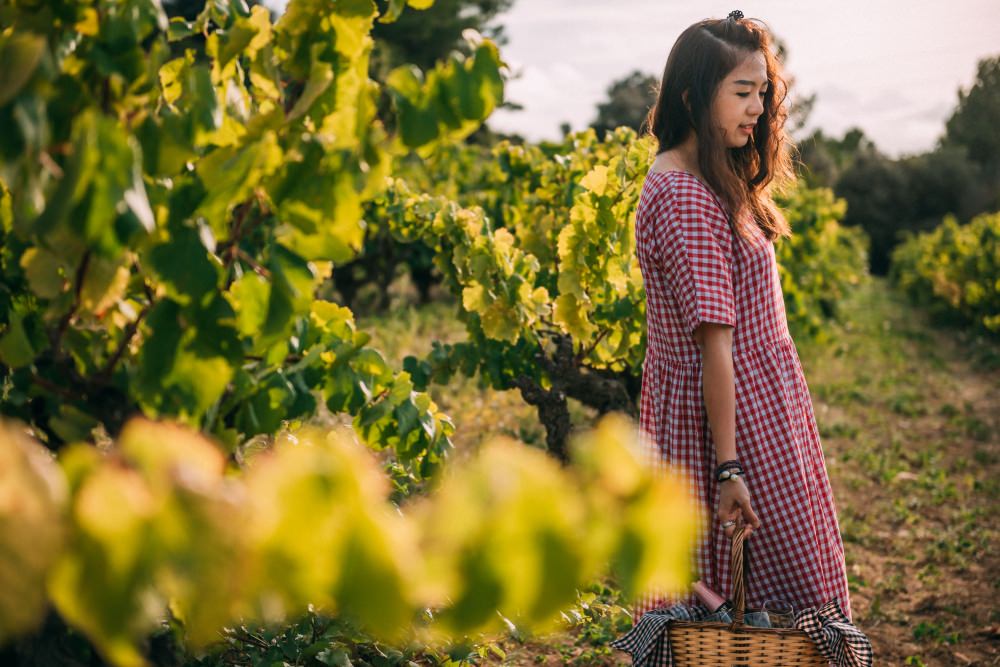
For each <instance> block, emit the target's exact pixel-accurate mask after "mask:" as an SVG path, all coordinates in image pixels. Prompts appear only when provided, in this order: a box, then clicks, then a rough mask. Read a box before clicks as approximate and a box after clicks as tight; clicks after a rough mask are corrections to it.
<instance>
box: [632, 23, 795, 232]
mask: <svg viewBox="0 0 1000 667" xmlns="http://www.w3.org/2000/svg"><path fill="white" fill-rule="evenodd" d="M754 51H760V52H761V53H763V54H764V58H765V60H766V63H767V80H768V82H769V85H768V87H767V93H766V94H765V95H764V112H763V113H762V114H761V116H760V118H758V120H757V125H756V127H755V128H754V131H753V134H752V135H751V137H750V141H748V142H747V144H746V145H745V146H742V147H740V148H727V147H726V146H725V144H724V143H723V138H722V135H721V133H720V132H719V131H718V130H717V129H716V128H715V127H714V124H713V123H711V122H710V120H711V111H712V100H713V99H714V98H715V95H716V93H717V92H718V88H719V84H720V83H721V82H722V80H723V79H724V78H725V77H726V75H727V74H729V73H730V72H731V71H732V70H733V69H734V68H735V67H736V66H737V65H738V64H739V63H740V62H742V60H743V59H744V58H746V57H747V56H748V55H751V54H752V53H753V52H754ZM782 74H783V73H782V66H781V62H780V61H779V60H778V57H777V56H776V55H775V53H774V52H773V51H772V40H771V35H770V32H769V30H768V29H767V27H766V26H765V25H763V24H762V23H760V22H758V21H756V20H754V19H747V18H741V19H736V18H726V19H706V20H704V21H699V22H698V23H695V24H694V25H692V26H690V27H689V28H687V29H686V30H685V31H684V32H682V33H681V35H680V37H678V38H677V41H676V42H675V43H674V46H673V48H671V49H670V55H669V56H668V57H667V65H666V67H665V68H664V70H663V79H662V80H661V82H660V89H659V92H658V94H657V99H656V105H655V106H654V107H653V108H652V109H650V111H649V116H648V117H647V119H646V126H647V127H648V128H649V129H648V132H649V134H651V135H653V137H655V138H656V140H657V142H658V145H659V146H658V148H657V153H662V152H663V151H665V150H668V149H671V148H673V147H674V146H677V145H679V144H681V143H683V142H684V140H685V139H687V137H688V133H689V132H691V131H692V130H693V131H694V132H695V134H696V135H697V137H698V168H699V170H700V171H701V174H702V175H703V176H704V178H705V180H706V181H707V185H708V186H709V187H711V188H712V190H713V191H714V192H715V194H716V195H718V197H719V199H720V200H721V201H722V202H723V203H724V204H725V205H726V206H727V207H728V209H729V212H730V213H731V214H732V215H731V219H732V224H733V225H735V231H736V232H737V233H739V234H740V235H741V236H747V234H745V233H743V231H742V229H741V227H740V226H739V221H740V220H741V219H742V214H743V213H744V211H745V210H746V209H747V208H749V209H750V211H751V212H752V213H753V218H754V219H755V221H756V223H757V226H758V227H759V228H760V230H761V231H762V232H763V233H764V234H765V235H766V236H767V238H768V239H771V240H773V239H775V238H777V237H778V236H791V229H790V227H789V225H788V221H787V220H785V217H784V215H782V213H781V211H780V210H779V209H778V207H777V206H775V204H774V201H773V199H772V192H775V191H781V190H783V189H784V188H787V187H789V186H790V185H791V184H793V183H794V181H795V170H794V167H793V162H792V158H791V156H790V154H789V151H790V150H791V149H794V145H793V144H792V142H791V139H790V138H789V137H788V136H787V135H786V134H785V131H784V126H785V120H786V119H787V118H788V110H787V108H786V107H785V105H784V101H785V97H786V95H787V93H788V82H787V81H786V79H785V78H784V77H783V75H782ZM684 91H688V98H687V102H688V104H689V105H690V115H689V112H688V109H687V107H686V106H685V104H684V100H683V98H682V94H683V93H684Z"/></svg>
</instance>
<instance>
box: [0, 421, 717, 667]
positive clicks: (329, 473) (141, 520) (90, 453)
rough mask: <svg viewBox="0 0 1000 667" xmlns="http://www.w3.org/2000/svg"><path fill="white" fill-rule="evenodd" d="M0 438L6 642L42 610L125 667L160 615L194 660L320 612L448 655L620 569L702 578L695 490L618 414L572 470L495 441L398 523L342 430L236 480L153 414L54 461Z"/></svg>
mask: <svg viewBox="0 0 1000 667" xmlns="http://www.w3.org/2000/svg"><path fill="white" fill-rule="evenodd" d="M0 429H2V430H0V462H3V463H4V464H5V467H4V471H5V475H4V480H3V486H2V487H0V489H2V491H3V493H2V495H0V498H7V499H11V498H14V497H15V496H14V495H13V494H15V493H16V494H17V499H18V502H17V503H13V502H9V501H8V502H4V503H0V540H2V542H0V545H2V547H3V552H4V553H5V554H12V555H15V556H16V557H17V560H13V559H12V557H11V556H7V557H5V558H4V559H2V560H0V581H3V582H5V583H8V584H10V585H8V586H7V587H5V588H4V589H3V591H2V592H0V609H3V610H4V611H5V613H4V615H3V617H2V620H3V625H2V626H0V632H2V635H0V639H4V640H6V639H7V638H9V637H11V636H13V635H17V634H21V633H24V632H26V631H29V630H31V629H32V628H33V627H34V626H35V625H36V624H37V623H38V622H39V620H40V618H41V614H42V612H43V610H44V606H45V604H46V601H48V602H50V603H51V604H52V605H54V607H55V608H56V609H57V610H58V612H59V613H60V615H61V616H62V617H63V618H64V619H66V621H67V622H68V623H69V624H70V625H71V626H73V627H74V628H76V629H78V630H80V631H82V632H83V633H84V634H85V635H86V636H87V637H88V638H89V639H90V640H91V641H93V642H94V644H95V646H96V647H97V648H98V649H99V650H100V652H101V654H102V655H103V656H104V657H105V658H106V659H107V660H108V661H110V662H111V663H112V664H115V665H143V664H146V661H145V659H144V656H143V654H142V652H141V650H140V648H139V645H140V642H141V640H142V639H143V638H144V637H145V636H147V635H149V634H150V633H151V632H153V631H154V630H156V629H157V628H158V627H160V626H161V625H162V624H163V623H164V622H166V621H167V619H168V618H169V619H172V622H173V623H175V624H176V625H177V632H178V635H179V637H181V638H182V639H183V640H184V642H185V643H186V644H187V645H188V646H190V647H191V648H193V649H195V650H202V649H207V648H209V646H210V645H211V644H212V643H213V642H215V641H216V640H217V639H218V633H219V632H220V631H221V629H222V628H223V627H224V626H231V625H233V624H234V623H235V622H237V621H239V620H240V619H260V620H261V621H263V622H265V623H267V624H271V625H273V624H276V623H285V622H288V621H289V620H290V619H295V618H298V617H299V616H300V615H302V614H305V613H306V611H307V610H313V609H314V610H316V611H319V612H322V613H326V614H333V613H335V614H337V615H338V616H340V617H342V618H344V619H345V620H346V621H348V622H349V623H351V624H356V626H357V627H359V628H361V629H363V630H364V631H365V632H370V633H372V635H373V636H374V637H377V638H378V639H379V640H385V641H390V642H393V643H398V642H402V641H404V640H405V641H413V640H417V639H421V640H423V641H427V642H429V643H430V644H436V643H440V642H443V641H446V640H449V639H454V638H458V637H460V636H463V635H464V634H465V633H468V632H498V631H500V630H502V629H504V628H506V627H508V625H507V624H514V625H516V626H524V627H525V628H534V629H538V630H541V631H543V632H544V631H546V630H547V629H551V628H554V627H555V626H556V625H557V624H558V623H559V619H560V618H561V615H560V614H561V610H562V609H563V608H565V607H566V606H568V605H570V604H572V603H573V601H574V600H575V599H576V590H577V589H578V588H579V587H582V586H584V585H586V584H587V583H588V582H589V581H591V580H593V579H594V578H596V577H598V576H600V575H601V574H602V573H605V572H607V571H608V570H609V568H610V570H611V571H612V572H614V574H615V576H616V578H617V579H618V580H619V581H621V582H622V587H623V591H625V592H626V593H627V594H629V595H634V594H637V593H639V592H642V591H644V590H647V589H648V588H650V587H654V586H655V587H659V588H664V587H666V588H669V589H672V590H679V589H680V588H681V587H683V586H685V585H687V584H688V583H689V580H690V572H689V571H688V569H687V568H688V561H687V553H688V550H689V549H690V547H691V545H692V544H693V540H694V536H695V530H696V528H697V525H696V517H697V516H698V515H697V513H696V511H695V508H694V507H693V506H692V505H691V500H690V496H689V494H688V491H687V489H686V487H685V486H684V485H683V484H682V483H681V481H680V479H679V478H675V477H674V476H673V475H663V474H662V473H654V472H653V470H651V469H650V468H648V467H647V466H646V465H645V464H644V463H643V462H642V460H641V459H640V458H639V456H638V454H639V450H638V435H639V434H638V431H637V429H635V427H634V425H633V424H632V423H631V422H630V421H629V420H628V418H626V417H624V416H621V415H609V416H608V417H606V418H604V419H603V420H602V421H601V422H600V423H599V424H598V425H597V428H595V429H594V430H593V431H591V432H588V433H586V434H583V435H581V436H580V437H579V438H577V439H575V440H574V442H573V448H572V453H573V464H574V465H573V466H572V467H571V468H563V467H561V466H560V465H559V464H558V463H557V462H556V461H554V460H553V459H552V458H551V457H548V456H546V455H545V454H544V453H543V452H541V451H539V450H537V449H532V448H528V447H525V446H524V445H522V444H520V443H517V442H516V441H514V440H511V439H509V438H506V437H500V438H495V439H493V440H490V441H488V442H487V443H485V444H484V445H483V448H482V450H481V452H480V454H479V455H478V456H476V457H472V458H470V459H467V460H465V461H462V462H461V463H457V464H455V466H454V467H453V468H449V469H448V474H446V475H444V476H443V477H441V478H440V479H439V486H438V487H437V488H436V489H435V493H433V494H431V495H430V496H427V497H423V498H419V499H417V500H415V501H414V502H413V503H411V504H409V505H408V506H406V507H404V508H403V509H402V510H400V509H399V508H398V507H396V506H395V505H394V504H392V503H391V502H390V500H389V496H390V492H391V485H390V483H389V480H388V478H386V477H385V476H384V474H383V473H382V471H381V469H380V464H379V462H378V461H377V459H376V458H375V456H374V455H373V453H372V452H371V451H370V450H369V449H367V448H366V447H364V446H362V445H361V444H360V443H359V442H358V441H357V439H356V437H355V436H354V434H353V432H352V430H350V429H346V428H342V427H339V428H336V429H333V430H329V431H327V430H321V429H318V428H316V427H303V428H301V429H297V430H290V431H286V432H284V433H283V434H282V435H281V436H280V437H279V438H278V439H277V441H276V442H275V444H274V446H273V447H272V448H270V449H268V450H265V451H258V452H257V453H253V454H250V456H249V458H248V459H247V460H246V463H245V465H244V466H243V467H242V469H231V468H230V466H228V465H227V463H226V456H225V454H224V452H223V450H222V449H221V448H220V447H219V446H218V445H217V444H216V443H213V442H211V441H210V440H208V439H207V438H205V437H203V436H202V435H200V434H198V433H197V432H195V431H192V430H190V429H188V428H186V427H182V426H179V425H173V424H165V423H155V422H151V421H148V420H145V419H141V418H139V419H135V420H131V421H129V422H128V423H127V424H126V426H125V428H124V429H123V430H122V433H121V437H120V438H119V439H118V440H117V442H115V443H108V444H107V445H106V446H105V447H104V448H102V449H101V450H99V449H97V448H96V447H94V446H92V445H90V444H86V443H82V442H80V443H74V444H73V445H71V446H69V447H66V448H64V449H63V450H61V451H60V453H59V457H58V460H57V461H53V460H52V458H51V456H50V455H49V454H48V452H46V451H45V450H44V448H42V447H41V446H40V445H39V444H37V443H36V442H34V441H33V440H32V439H30V438H29V437H27V436H26V435H24V433H23V432H20V431H19V430H17V428H16V427H15V426H14V425H13V424H10V423H2V424H0ZM665 525H669V526H670V527H671V529H670V530H664V529H663V527H664V526H665ZM26 565H27V567H26ZM25 575H28V576H25ZM420 619H423V620H420ZM418 621H419V622H418ZM312 648H313V649H315V650H314V655H315V654H316V652H318V651H320V650H325V649H330V650H334V649H335V648H336V647H335V644H334V642H333V641H332V639H331V641H329V642H327V643H326V644H323V645H317V646H313V647H312ZM213 650H214V649H213Z"/></svg>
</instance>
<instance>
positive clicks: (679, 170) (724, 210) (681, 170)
mask: <svg viewBox="0 0 1000 667" xmlns="http://www.w3.org/2000/svg"><path fill="white" fill-rule="evenodd" d="M672 173H677V174H687V175H688V176H690V177H691V178H693V179H694V180H696V181H698V183H700V184H701V186H702V187H704V188H705V189H706V190H708V192H709V194H711V195H712V197H714V198H715V201H716V203H717V204H718V205H719V208H721V209H722V212H723V213H726V207H725V206H723V205H722V201H721V200H720V199H719V196H718V195H717V194H715V191H714V190H712V188H710V187H709V186H708V184H707V183H705V181H703V180H701V179H700V178H698V177H697V176H695V175H694V174H692V173H691V172H690V171H686V170H684V169H667V170H666V171H654V170H652V169H650V170H649V171H647V172H646V175H647V176H648V175H649V174H664V175H666V174H672ZM727 217H728V214H727Z"/></svg>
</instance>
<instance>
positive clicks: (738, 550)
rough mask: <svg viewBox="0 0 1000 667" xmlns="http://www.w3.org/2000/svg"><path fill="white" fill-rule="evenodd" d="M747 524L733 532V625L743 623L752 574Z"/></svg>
mask: <svg viewBox="0 0 1000 667" xmlns="http://www.w3.org/2000/svg"><path fill="white" fill-rule="evenodd" d="M745 528H746V526H740V527H739V528H737V529H736V531H735V532H734V533H733V543H732V546H731V554H730V555H731V569H730V571H731V572H732V574H733V605H734V606H733V622H732V625H733V626H735V625H743V613H744V609H745V607H746V581H747V577H748V576H749V574H750V546H749V545H748V544H746V534H745V532H744V529H745Z"/></svg>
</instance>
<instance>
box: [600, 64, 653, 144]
mask: <svg viewBox="0 0 1000 667" xmlns="http://www.w3.org/2000/svg"><path fill="white" fill-rule="evenodd" d="M658 85H659V80H658V79H657V78H656V77H655V76H653V75H651V74H646V73H644V72H641V71H639V70H634V71H632V72H631V73H630V74H628V75H626V76H624V77H623V78H621V79H618V80H616V81H613V82H612V83H611V85H610V86H608V89H607V95H608V97H607V100H605V101H604V102H602V103H601V104H599V105H598V106H597V119H596V120H594V122H593V123H592V124H591V127H593V128H594V130H596V131H597V134H598V136H600V137H603V136H604V135H605V134H606V133H607V132H609V131H610V130H613V129H615V128H616V127H620V126H622V125H624V126H626V127H630V128H632V129H633V130H635V131H636V132H642V131H644V130H645V127H644V126H643V123H644V122H645V120H646V114H647V113H649V108H650V107H651V106H653V104H655V103H656V89H657V86H658Z"/></svg>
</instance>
